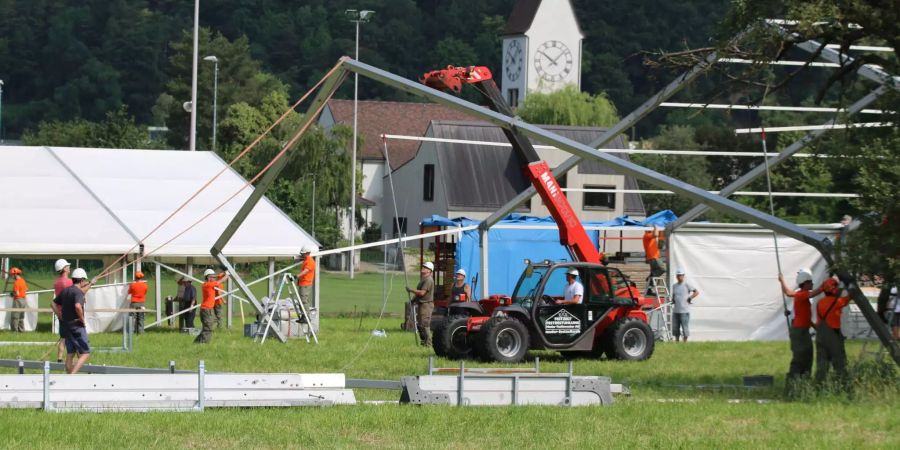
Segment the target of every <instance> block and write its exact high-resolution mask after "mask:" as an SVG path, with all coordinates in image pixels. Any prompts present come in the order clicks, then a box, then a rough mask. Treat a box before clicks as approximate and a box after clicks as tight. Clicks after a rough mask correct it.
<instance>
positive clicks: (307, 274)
mask: <svg viewBox="0 0 900 450" xmlns="http://www.w3.org/2000/svg"><path fill="white" fill-rule="evenodd" d="M311 253H312V247H309V246H303V248H302V249H301V250H300V259H302V260H303V263H302V264H300V273H298V274H297V286H298V287H299V288H300V301H301V302H303V309H305V310H306V313H307V314H310V308H311V307H312V304H313V302H312V295H313V282H314V281H315V280H316V260H315V259H313V257H312V256H310V254H311ZM301 320H305V318H303V319H301Z"/></svg>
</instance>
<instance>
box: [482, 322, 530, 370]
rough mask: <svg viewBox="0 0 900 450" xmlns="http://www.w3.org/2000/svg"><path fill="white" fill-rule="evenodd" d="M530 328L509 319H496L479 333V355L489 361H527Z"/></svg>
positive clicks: (485, 325)
mask: <svg viewBox="0 0 900 450" xmlns="http://www.w3.org/2000/svg"><path fill="white" fill-rule="evenodd" d="M529 341H530V339H529V335H528V328H527V327H525V325H524V324H523V323H522V322H519V321H518V320H516V319H511V318H508V317H494V318H492V319H490V320H488V321H487V322H485V324H484V325H483V326H482V327H481V331H480V332H479V333H478V340H477V343H476V345H477V347H478V354H479V356H481V357H482V358H483V359H485V360H487V361H497V362H506V363H517V362H521V361H522V360H523V359H525V354H526V353H528V345H529Z"/></svg>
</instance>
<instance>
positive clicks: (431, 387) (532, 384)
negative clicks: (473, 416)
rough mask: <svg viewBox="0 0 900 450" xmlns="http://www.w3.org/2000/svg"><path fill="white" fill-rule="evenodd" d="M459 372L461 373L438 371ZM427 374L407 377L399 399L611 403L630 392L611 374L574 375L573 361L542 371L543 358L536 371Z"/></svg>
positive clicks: (472, 403)
mask: <svg viewBox="0 0 900 450" xmlns="http://www.w3.org/2000/svg"><path fill="white" fill-rule="evenodd" d="M440 372H456V373H457V375H435V374H436V373H440ZM428 373H429V374H428V375H421V376H414V377H403V378H401V380H400V384H401V389H402V392H401V394H400V403H411V404H417V405H456V406H506V405H552V406H587V405H612V404H613V393H614V392H616V393H627V391H626V390H625V389H624V388H623V387H622V385H613V384H611V381H610V378H609V377H599V376H575V375H574V373H573V367H572V364H571V363H570V364H569V372H568V373H542V372H541V371H540V362H538V361H536V362H535V368H534V369H466V367H465V363H461V364H460V367H459V369H456V368H438V369H436V368H432V367H431V360H429V370H428Z"/></svg>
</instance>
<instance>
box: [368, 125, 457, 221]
mask: <svg viewBox="0 0 900 450" xmlns="http://www.w3.org/2000/svg"><path fill="white" fill-rule="evenodd" d="M428 135H429V136H433V134H432V133H431V132H430V131H429V133H428ZM426 164H434V166H435V181H434V200H433V201H425V200H424V195H423V194H424V192H423V188H424V176H425V165H426ZM393 179H394V189H395V195H394V196H392V195H391V187H390V184H389V183H390V178H389V177H387V176H385V177H383V178H382V180H383V192H384V197H383V198H384V201H382V202H381V204H382V205H383V208H382V217H383V219H384V221H385V222H384V226H383V227H382V229H383V230H384V231H386V232H388V233H390V232H391V231H393V229H394V225H393V222H394V217H395V215H394V203H393V200H394V197H395V198H396V200H397V211H398V215H399V217H406V220H407V226H406V232H407V234H416V233H418V230H419V221H421V220H422V218H424V217H427V216H430V215H432V214H440V215H442V216H446V215H447V192H446V191H445V189H444V184H443V182H442V179H443V175H442V173H441V169H440V167H439V165H438V160H437V152H436V149H435V146H434V143H433V142H422V144H421V147H419V153H418V154H417V155H416V157H415V158H413V159H412V160H410V161H409V162H407V163H406V164H404V165H403V166H401V167H399V168H397V169H396V170H395V171H394V173H393Z"/></svg>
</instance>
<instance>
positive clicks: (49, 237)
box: [0, 147, 135, 255]
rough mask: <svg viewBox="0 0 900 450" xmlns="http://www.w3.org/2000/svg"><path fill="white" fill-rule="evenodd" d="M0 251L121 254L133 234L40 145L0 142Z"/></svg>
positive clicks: (28, 253)
mask: <svg viewBox="0 0 900 450" xmlns="http://www.w3.org/2000/svg"><path fill="white" fill-rule="evenodd" d="M0 193H2V194H0V254H3V255H40V254H59V255H79V254H121V253H125V252H126V251H128V249H129V248H131V247H132V246H134V243H135V239H134V238H133V237H132V236H131V235H129V233H128V231H127V230H126V229H125V228H123V227H122V225H120V224H119V223H117V222H116V220H115V219H114V218H113V217H112V216H111V215H110V214H109V212H108V211H106V210H105V209H104V208H103V205H102V204H101V203H100V202H99V201H98V200H97V199H96V198H94V197H93V196H91V194H90V192H88V191H87V190H86V189H84V187H83V186H82V185H81V184H80V183H79V182H78V180H77V179H75V177H73V176H72V174H71V173H70V172H69V171H68V169H66V167H65V166H64V165H63V164H62V163H60V162H59V160H58V159H56V158H55V157H54V156H53V154H52V153H50V152H49V151H48V150H47V149H46V148H44V147H0Z"/></svg>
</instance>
